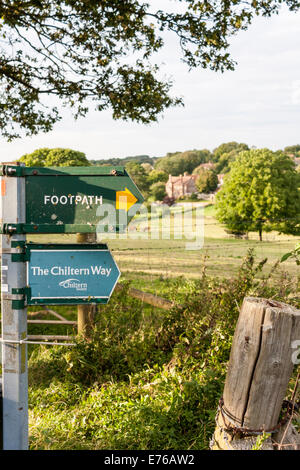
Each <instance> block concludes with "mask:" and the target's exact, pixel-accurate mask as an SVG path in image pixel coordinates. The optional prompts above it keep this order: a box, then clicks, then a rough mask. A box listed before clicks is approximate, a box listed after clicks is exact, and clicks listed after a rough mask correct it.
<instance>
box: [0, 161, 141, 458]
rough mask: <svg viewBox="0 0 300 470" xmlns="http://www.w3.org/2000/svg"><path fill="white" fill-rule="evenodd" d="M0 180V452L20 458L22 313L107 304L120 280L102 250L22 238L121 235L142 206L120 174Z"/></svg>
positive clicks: (42, 171)
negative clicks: (0, 447) (0, 425)
mask: <svg viewBox="0 0 300 470" xmlns="http://www.w3.org/2000/svg"><path fill="white" fill-rule="evenodd" d="M1 175H2V176H1V196H2V197H1V202H2V205H1V243H2V247H1V248H2V249H1V273H2V276H1V315H2V338H1V342H2V395H3V401H2V406H3V449H5V450H26V449H27V448H28V378H27V341H26V338H27V305H37V304H41V305H51V304H52V305H53V304H60V305H65V304H96V303H107V302H108V300H109V298H110V295H111V294H112V292H113V289H114V287H115V285H116V283H117V281H118V279H119V276H120V271H119V268H118V267H117V265H116V263H115V261H114V259H113V257H112V255H111V253H110V251H109V250H108V248H107V246H106V245H104V244H97V243H95V244H77V245H66V244H64V245H60V244H34V243H26V234H27V233H37V234H38V233H56V234H57V233H95V232H106V231H123V230H124V229H125V228H126V226H127V225H128V223H129V222H130V220H131V219H132V217H133V216H134V214H135V213H136V211H137V210H138V209H139V207H140V205H141V204H142V202H143V200H144V199H143V196H142V195H141V193H140V192H139V190H138V188H137V187H136V185H135V184H134V183H133V181H132V180H131V178H130V176H129V175H128V173H127V172H126V170H125V169H124V168H123V167H65V168H61V167H59V168H26V167H25V166H23V165H18V164H11V163H8V164H4V165H2V171H1ZM105 211H108V212H109V213H110V214H109V223H108V222H107V217H105ZM0 408H1V407H0ZM0 434H1V433H0Z"/></svg>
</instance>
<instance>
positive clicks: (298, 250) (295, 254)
mask: <svg viewBox="0 0 300 470" xmlns="http://www.w3.org/2000/svg"><path fill="white" fill-rule="evenodd" d="M288 258H293V259H294V260H295V262H296V264H297V265H298V266H300V243H297V245H296V246H295V248H294V250H293V251H290V252H289V253H286V254H285V255H283V257H282V258H281V263H283V262H284V261H286V260H287V259H288Z"/></svg>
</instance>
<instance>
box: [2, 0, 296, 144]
mask: <svg viewBox="0 0 300 470" xmlns="http://www.w3.org/2000/svg"><path fill="white" fill-rule="evenodd" d="M282 4H286V5H287V7H288V8H289V9H290V10H292V11H293V10H294V11H296V10H298V9H299V8H300V3H299V2H298V1H296V0H269V1H261V0H251V1H243V0H228V1H222V2H220V1H219V0H205V1H198V0H175V2H162V6H161V7H160V8H159V9H157V8H155V7H154V6H153V5H152V4H151V1H150V2H144V1H142V0H101V1H95V0H76V1H75V0H59V1H58V0H3V1H1V3H0V18H1V21H0V39H1V48H0V97H1V98H0V130H1V132H2V134H3V135H4V136H5V137H6V138H8V139H13V138H15V137H18V136H20V130H21V129H23V130H24V131H25V133H26V134H27V135H32V134H37V133H38V132H40V131H44V132H47V131H49V130H51V129H52V128H53V125H54V123H55V122H57V121H58V120H59V119H61V110H60V109H59V104H60V103H61V104H63V105H65V106H69V107H71V108H72V110H73V112H74V116H75V117H78V116H84V115H85V114H86V113H87V111H88V108H89V106H90V105H91V101H94V102H95V107H96V109H97V110H99V111H102V110H105V109H107V108H110V109H111V110H112V115H113V118H114V119H124V120H128V119H130V120H134V121H137V122H143V123H149V122H151V121H155V120H157V117H158V115H159V114H160V113H161V112H163V111H164V110H165V109H167V108H169V107H170V106H175V105H181V104H182V100H181V98H177V97H173V96H172V95H171V92H170V90H171V86H172V81H171V80H169V79H161V78H159V65H157V64H155V63H153V62H154V61H153V60H151V59H152V56H153V55H154V54H155V53H156V52H157V51H158V50H160V49H161V48H162V47H163V45H164V39H163V32H164V31H169V32H171V33H173V34H175V35H176V36H177V38H178V44H179V50H181V53H182V59H183V61H184V62H185V63H186V64H187V66H188V67H189V68H194V67H198V66H200V67H203V68H210V69H212V70H214V71H224V70H232V69H234V66H235V62H234V59H233V58H232V57H231V56H230V52H229V44H230V39H231V37H232V36H233V35H235V34H236V33H237V32H238V31H240V30H245V29H247V28H248V27H249V25H250V24H251V22H252V20H253V18H254V17H255V16H258V15H263V16H271V15H272V14H274V13H278V12H279V9H280V6H281V5H282ZM175 5H176V6H175ZM177 6H178V7H180V8H177ZM174 7H175V8H174ZM49 96H52V97H54V100H50V99H48V98H47V97H49Z"/></svg>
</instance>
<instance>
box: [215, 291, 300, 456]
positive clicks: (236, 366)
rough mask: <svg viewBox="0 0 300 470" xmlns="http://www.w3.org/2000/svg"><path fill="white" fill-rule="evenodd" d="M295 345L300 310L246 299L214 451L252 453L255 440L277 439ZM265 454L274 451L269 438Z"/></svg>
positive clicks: (257, 299) (221, 402) (230, 366)
mask: <svg viewBox="0 0 300 470" xmlns="http://www.w3.org/2000/svg"><path fill="white" fill-rule="evenodd" d="M296 340H300V310H297V309H296V308H294V307H291V306H289V305H286V304H284V303H282V302H277V301H273V300H267V299H262V298H254V297H247V298H245V299H244V302H243V305H242V308H241V311H240V315H239V319H238V322H237V326H236V330H235V334H234V338H233V343H232V348H231V353H230V359H229V366H228V372H227V376H226V381H225V387H224V392H223V397H222V399H221V400H220V406H219V410H218V415H217V427H216V430H215V433H214V436H213V439H212V443H211V449H213V450H218V449H222V450H226V449H232V450H233V449H251V448H252V446H253V444H254V443H255V441H256V439H257V435H259V434H260V433H261V432H266V433H267V432H268V431H269V432H270V433H271V436H272V437H273V438H274V437H275V440H276V432H279V429H280V426H278V424H280V423H278V421H279V417H280V413H281V410H282V405H283V400H284V398H285V394H286V391H287V387H288V383H289V380H290V378H291V375H292V372H293V367H294V364H293V360H292V357H293V352H294V350H293V342H294V341H296ZM247 431H248V432H247ZM245 436H248V437H245ZM294 437H295V436H294ZM298 438H299V436H296V441H297V442H299V449H300V440H299V441H298ZM294 447H295V446H294ZM285 448H287V447H285ZM263 449H270V450H271V449H272V450H273V444H272V439H271V438H269V439H267V440H266V441H265V442H264V444H263Z"/></svg>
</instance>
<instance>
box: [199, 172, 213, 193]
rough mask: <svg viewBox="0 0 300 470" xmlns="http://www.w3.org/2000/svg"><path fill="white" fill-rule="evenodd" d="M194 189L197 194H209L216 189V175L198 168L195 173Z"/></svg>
mask: <svg viewBox="0 0 300 470" xmlns="http://www.w3.org/2000/svg"><path fill="white" fill-rule="evenodd" d="M197 175H198V177H197V180H196V187H197V189H198V191H199V193H211V192H213V191H215V190H216V189H217V187H218V175H217V173H216V172H215V171H214V170H207V169H205V168H200V169H199V171H198V172H197Z"/></svg>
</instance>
